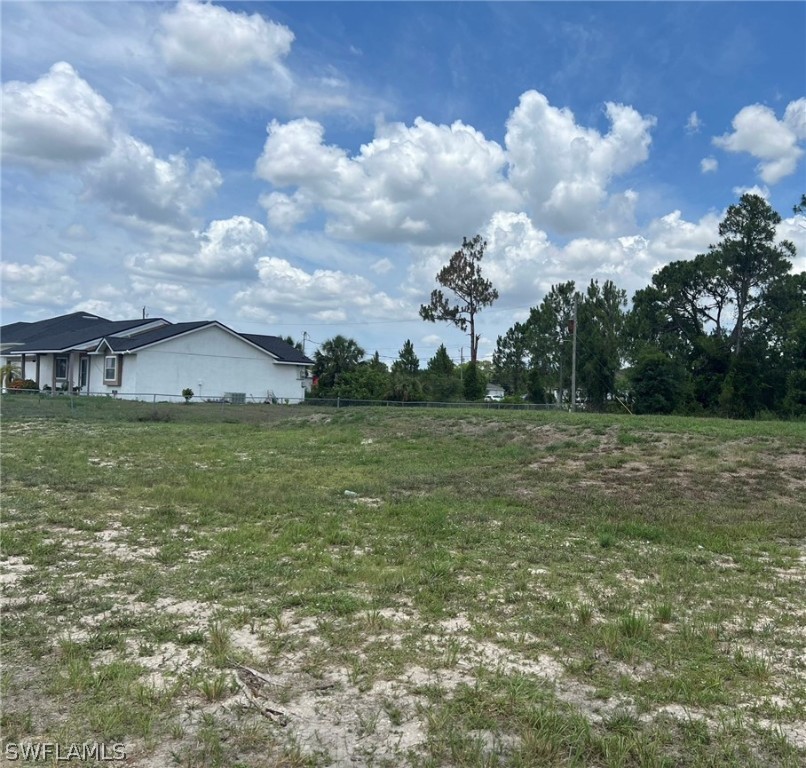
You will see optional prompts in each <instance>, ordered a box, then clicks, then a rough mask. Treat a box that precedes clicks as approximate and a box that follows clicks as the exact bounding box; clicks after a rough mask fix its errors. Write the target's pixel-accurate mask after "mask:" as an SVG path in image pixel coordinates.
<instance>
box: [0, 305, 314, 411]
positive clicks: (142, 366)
mask: <svg viewBox="0 0 806 768" xmlns="http://www.w3.org/2000/svg"><path fill="white" fill-rule="evenodd" d="M6 362H12V363H15V364H16V365H17V366H18V367H19V369H20V375H21V377H22V378H27V379H33V380H34V381H36V383H37V384H38V385H39V388H40V389H45V388H50V389H51V390H53V391H58V390H73V391H75V390H78V391H80V392H81V393H82V394H88V395H112V394H114V395H117V396H119V397H122V398H130V399H144V398H149V399H150V398H151V397H153V396H155V395H156V396H158V397H159V396H162V397H173V398H179V397H181V394H182V390H183V389H186V388H189V389H192V390H193V392H194V394H195V395H196V396H197V397H201V398H202V399H218V398H222V397H225V396H228V395H229V396H230V397H233V396H234V397H236V398H237V399H241V398H243V397H246V398H250V399H252V398H253V399H260V400H268V399H277V400H281V401H283V400H289V401H297V400H299V399H300V398H302V397H304V395H305V390H306V389H307V388H308V386H309V382H310V374H309V369H310V367H311V366H312V365H313V361H312V360H310V359H309V358H307V357H306V356H305V355H303V354H302V352H300V351H299V350H297V349H295V348H294V347H292V346H291V345H289V344H287V343H286V342H284V341H283V340H282V339H279V338H277V337H275V336H261V335H256V334H241V333H237V332H236V331H233V330H232V329H231V328H228V327H227V326H225V325H223V324H222V323H219V322H217V321H215V320H211V321H210V320H208V321H199V322H191V323H170V322H168V321H167V320H163V319H161V318H158V319H152V318H149V319H145V320H124V321H112V320H107V319H105V318H103V317H98V316H97V315H93V314H90V313H88V312H74V313H73V314H70V315H62V316H61V317H54V318H50V319H48V320H42V321H39V322H34V323H12V324H10V325H4V326H2V328H0V365H2V364H4V363H6Z"/></svg>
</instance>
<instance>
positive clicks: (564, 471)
mask: <svg viewBox="0 0 806 768" xmlns="http://www.w3.org/2000/svg"><path fill="white" fill-rule="evenodd" d="M2 408H3V422H2V462H3V463H2V471H3V478H2V479H3V531H2V533H3V537H2V560H0V569H2V571H3V572H4V573H5V574H6V576H5V578H4V582H3V585H4V586H3V591H4V599H5V600H6V604H5V606H4V611H3V620H2V631H3V636H2V642H3V647H2V650H3V670H4V672H3V676H2V695H3V715H2V718H3V722H2V725H3V737H4V738H5V739H7V740H9V741H11V740H17V741H24V740H37V741H59V742H60V743H65V744H67V743H72V742H78V743H81V742H85V741H88V742H91V741H96V740H107V741H114V740H120V741H121V742H123V743H125V744H126V745H127V748H128V749H129V750H130V752H131V754H132V755H136V756H137V757H138V758H139V759H141V760H143V761H145V762H146V763H148V764H149V765H157V766H159V765H169V764H170V765H187V766H234V765H242V766H266V765H269V766H274V765H276V766H296V765H299V766H303V765H305V766H317V765H330V764H346V763H349V764H353V765H367V766H369V765H389V766H396V765H411V766H442V765H446V766H447V765H467V766H491V765H513V766H532V765H547V766H554V765H556V766H567V765H580V766H587V765H601V766H639V765H648V766H655V765H656V766H666V765H668V766H677V765H683V766H687V765H691V766H716V765H720V766H721V765H728V766H730V765H735V766H745V765H759V766H768V765H769V766H790V765H791V766H795V765H800V764H801V763H802V761H803V760H804V759H806V752H804V749H803V744H804V731H803V726H802V723H803V721H804V719H806V669H805V668H804V662H803V657H802V647H803V635H802V629H801V624H802V606H803V604H804V598H806V590H804V559H803V558H804V554H806V530H805V529H804V518H803V509H804V508H806V485H805V484H804V480H803V478H804V476H806V424H803V423H788V422H733V421H722V420H715V419H707V420H706V419H686V418H675V417H656V418H650V417H640V418H639V417H630V416H623V417H622V416H614V415H594V414H584V413H578V414H567V413H556V412H551V413H541V412H519V411H506V410H489V411H482V410H469V409H468V410H456V409H451V410H438V409H433V408H428V409H409V408H405V409H403V408H401V409H393V408H361V409H317V408H313V407H310V406H300V407H271V406H244V407H243V408H241V407H222V406H218V405H210V406H209V407H208V406H207V405H195V404H194V405H191V406H185V405H173V406H171V405H167V404H153V403H152V404H142V403H125V402H120V401H114V400H106V399H100V398H83V399H82V398H76V399H73V400H72V401H71V400H70V399H69V398H47V399H43V400H35V401H34V400H28V399H25V400H23V399H20V398H16V397H6V398H4V399H3V401H2ZM345 491H350V492H351V493H350V494H345ZM238 664H241V665H247V666H248V667H250V668H253V669H257V670H260V671H261V672H262V673H263V674H264V675H265V676H266V678H267V679H270V680H271V681H273V682H272V684H271V685H269V686H268V687H267V688H266V689H265V690H266V691H268V692H269V693H268V694H266V698H265V699H264V700H262V703H261V704H260V706H257V705H256V703H255V701H254V700H250V699H249V698H247V697H246V695H245V694H244V692H243V690H242V686H240V685H238V684H237V670H238V669H239V667H238V666H237V665H238ZM261 706H262V707H263V709H261V708H260V707H261ZM266 708H268V709H266ZM276 711H279V712H281V713H283V715H284V716H285V717H286V718H287V720H288V723H287V725H285V726H282V725H280V724H279V723H278V719H277V715H273V714H272V712H276ZM166 755H167V756H168V757H166ZM161 761H162V762H161ZM144 764H145V763H144Z"/></svg>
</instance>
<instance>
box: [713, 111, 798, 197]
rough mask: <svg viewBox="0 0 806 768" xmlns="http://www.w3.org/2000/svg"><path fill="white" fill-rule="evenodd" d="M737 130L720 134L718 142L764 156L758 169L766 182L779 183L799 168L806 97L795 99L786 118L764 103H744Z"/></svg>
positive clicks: (735, 125) (735, 120)
mask: <svg viewBox="0 0 806 768" xmlns="http://www.w3.org/2000/svg"><path fill="white" fill-rule="evenodd" d="M732 126H733V133H728V134H725V135H723V136H716V137H714V139H713V143H714V145H715V146H717V147H720V148H721V149H725V150H727V151H728V152H747V153H749V154H750V155H752V156H753V157H755V158H756V159H758V160H760V161H761V162H759V164H758V165H757V166H756V171H757V173H758V174H759V176H760V177H761V180H762V181H764V182H765V183H766V184H775V183H777V182H779V181H780V180H781V179H783V178H785V177H786V176H790V175H791V174H793V173H794V172H795V169H796V168H797V165H798V162H799V160H800V158H801V156H802V155H803V149H801V147H799V146H798V142H799V141H803V140H804V139H806V99H798V100H797V101H792V102H790V103H789V105H788V106H787V108H786V111H785V113H784V119H783V120H778V118H777V117H776V116H775V112H773V110H772V109H770V108H769V107H766V106H764V105H762V104H751V105H750V106H748V107H744V108H743V109H741V110H740V111H739V113H738V114H737V115H736V116H735V117H734V118H733V122H732Z"/></svg>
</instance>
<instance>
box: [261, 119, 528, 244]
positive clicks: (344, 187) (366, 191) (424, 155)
mask: <svg viewBox="0 0 806 768" xmlns="http://www.w3.org/2000/svg"><path fill="white" fill-rule="evenodd" d="M267 130H268V138H267V139H266V143H265V146H264V148H263V153H262V154H261V156H260V158H259V159H258V161H257V164H256V173H257V175H258V176H259V177H260V178H262V179H265V180H266V181H269V182H271V183H272V184H273V185H274V186H275V187H278V188H283V187H296V192H295V193H294V196H293V197H289V196H287V195H285V196H275V197H271V196H270V197H269V198H268V199H267V200H266V201H265V202H266V203H268V204H269V205H268V207H269V210H270V216H271V213H272V212H273V210H274V209H275V208H280V209H281V210H282V217H281V218H283V219H285V220H289V219H293V218H294V217H295V216H296V217H297V218H302V217H303V216H304V215H306V214H307V208H306V206H309V205H311V204H312V203H315V204H316V205H318V206H320V207H321V208H322V209H324V211H325V212H326V214H327V216H328V220H327V224H326V230H327V232H328V233H329V234H331V235H334V236H337V237H342V238H347V239H367V240H374V241H385V242H421V243H437V242H444V241H448V240H451V241H452V240H456V239H457V237H461V235H462V234H463V233H465V234H466V233H468V232H472V231H475V230H476V229H477V228H478V227H479V226H480V225H481V223H483V222H484V221H485V220H486V219H487V218H488V217H489V216H490V215H491V214H492V213H493V212H494V211H495V210H498V209H501V208H505V207H511V206H514V205H517V204H518V202H519V196H518V194H517V193H516V192H515V191H514V190H513V189H512V187H511V186H510V185H509V184H508V182H507V181H506V179H505V178H504V176H503V169H504V166H505V162H506V158H505V155H504V152H503V150H502V149H501V147H500V146H499V145H498V144H496V143H495V142H493V141H488V140H487V139H485V137H484V135H483V134H481V133H480V132H479V131H477V130H475V129H474V128H472V127H470V126H467V125H464V124H463V123H461V122H455V123H453V124H452V125H450V126H447V125H435V124H433V123H430V122H428V121H426V120H423V119H422V118H417V119H416V120H415V121H414V124H413V125H411V126H407V125H404V124H402V123H393V124H386V123H382V124H379V125H378V127H377V128H376V134H375V138H374V139H373V140H372V141H371V142H369V143H368V144H365V145H363V146H362V147H361V149H360V152H359V153H358V154H357V155H356V156H354V157H350V156H349V155H348V154H347V152H346V151H345V150H343V149H341V148H340V147H336V146H333V145H327V144H325V141H324V128H323V127H322V125H321V124H320V123H318V122H316V121H313V120H310V119H300V120H293V121H291V122H289V123H285V124H280V123H278V122H276V121H274V122H272V123H271V124H270V125H269V126H268V129H267ZM293 207H296V213H295V214H294V213H291V212H290V210H291V209H292V208H293Z"/></svg>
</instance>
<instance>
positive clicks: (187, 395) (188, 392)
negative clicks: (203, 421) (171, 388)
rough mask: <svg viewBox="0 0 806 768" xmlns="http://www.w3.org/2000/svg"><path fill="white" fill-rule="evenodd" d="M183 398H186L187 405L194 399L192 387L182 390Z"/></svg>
mask: <svg viewBox="0 0 806 768" xmlns="http://www.w3.org/2000/svg"><path fill="white" fill-rule="evenodd" d="M182 397H184V398H185V403H189V402H190V400H191V398H192V397H193V390H192V389H191V388H190V387H185V388H184V389H183V390H182Z"/></svg>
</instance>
